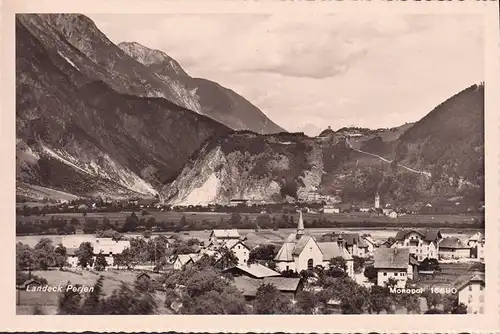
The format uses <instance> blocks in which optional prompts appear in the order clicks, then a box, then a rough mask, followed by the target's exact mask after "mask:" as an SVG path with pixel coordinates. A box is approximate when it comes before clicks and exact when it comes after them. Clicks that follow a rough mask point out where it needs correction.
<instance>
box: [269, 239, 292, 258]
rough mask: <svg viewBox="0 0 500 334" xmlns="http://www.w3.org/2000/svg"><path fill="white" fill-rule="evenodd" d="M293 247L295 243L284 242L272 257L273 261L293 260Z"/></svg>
mask: <svg viewBox="0 0 500 334" xmlns="http://www.w3.org/2000/svg"><path fill="white" fill-rule="evenodd" d="M294 247H295V244H294V243H293V242H285V243H284V244H283V245H282V246H281V248H280V250H279V251H278V254H276V256H275V257H274V260H275V261H285V262H290V261H293V248H294Z"/></svg>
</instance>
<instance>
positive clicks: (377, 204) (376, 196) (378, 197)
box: [375, 191, 380, 209]
mask: <svg viewBox="0 0 500 334" xmlns="http://www.w3.org/2000/svg"><path fill="white" fill-rule="evenodd" d="M379 208H380V196H379V194H378V191H377V193H376V194H375V209H379Z"/></svg>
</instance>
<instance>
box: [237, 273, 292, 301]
mask: <svg viewBox="0 0 500 334" xmlns="http://www.w3.org/2000/svg"><path fill="white" fill-rule="evenodd" d="M234 284H235V285H236V288H237V289H238V290H239V291H240V292H241V293H242V294H243V296H246V297H255V296H256V295H257V290H258V289H259V287H260V286H261V285H262V284H271V285H274V286H275V287H276V289H277V290H279V291H281V292H295V291H297V289H298V287H299V284H300V278H295V277H266V278H264V279H256V278H250V277H246V276H238V277H235V278H234Z"/></svg>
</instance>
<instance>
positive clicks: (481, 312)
mask: <svg viewBox="0 0 500 334" xmlns="http://www.w3.org/2000/svg"><path fill="white" fill-rule="evenodd" d="M483 313H484V307H482V306H481V307H479V314H483Z"/></svg>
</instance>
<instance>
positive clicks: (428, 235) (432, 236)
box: [395, 229, 441, 241]
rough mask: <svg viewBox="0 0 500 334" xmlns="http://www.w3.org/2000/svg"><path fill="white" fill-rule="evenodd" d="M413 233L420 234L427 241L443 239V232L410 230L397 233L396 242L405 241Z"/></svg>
mask: <svg viewBox="0 0 500 334" xmlns="http://www.w3.org/2000/svg"><path fill="white" fill-rule="evenodd" d="M411 232H415V233H418V234H420V235H421V236H422V237H424V240H425V241H434V240H436V239H437V238H441V232H439V230H434V229H432V230H416V229H409V230H401V231H398V233H396V237H395V239H396V240H404V238H405V237H406V236H407V235H408V234H409V233H411Z"/></svg>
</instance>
